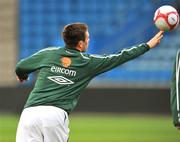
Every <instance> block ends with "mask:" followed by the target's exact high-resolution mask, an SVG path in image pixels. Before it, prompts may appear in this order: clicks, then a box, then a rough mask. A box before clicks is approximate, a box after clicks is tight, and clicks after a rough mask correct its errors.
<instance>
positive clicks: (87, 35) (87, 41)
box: [82, 31, 89, 51]
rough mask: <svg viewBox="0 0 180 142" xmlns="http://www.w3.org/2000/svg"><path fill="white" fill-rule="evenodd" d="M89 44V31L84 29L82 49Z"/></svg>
mask: <svg viewBox="0 0 180 142" xmlns="http://www.w3.org/2000/svg"><path fill="white" fill-rule="evenodd" d="M88 46H89V32H88V31H86V33H85V41H84V42H83V47H82V51H86V50H87V48H88Z"/></svg>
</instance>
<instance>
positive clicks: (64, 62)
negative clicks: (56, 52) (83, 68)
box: [60, 57, 72, 68]
mask: <svg viewBox="0 0 180 142" xmlns="http://www.w3.org/2000/svg"><path fill="white" fill-rule="evenodd" d="M60 62H61V64H62V65H63V67H65V68H67V67H69V66H70V65H71V62H72V61H71V59H70V58H68V57H62V58H61V59H60Z"/></svg>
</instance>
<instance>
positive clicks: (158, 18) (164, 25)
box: [154, 5, 179, 31]
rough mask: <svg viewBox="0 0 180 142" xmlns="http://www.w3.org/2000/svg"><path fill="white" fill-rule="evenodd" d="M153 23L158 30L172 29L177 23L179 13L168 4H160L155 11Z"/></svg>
mask: <svg viewBox="0 0 180 142" xmlns="http://www.w3.org/2000/svg"><path fill="white" fill-rule="evenodd" d="M154 23H155V25H156V27H157V28H158V29H159V30H162V31H172V30H174V29H176V28H177V27H178V25H179V14H178V12H177V10H176V9H175V8H174V7H172V6H170V5H164V6H161V7H159V8H158V9H157V10H156V11H155V14H154Z"/></svg>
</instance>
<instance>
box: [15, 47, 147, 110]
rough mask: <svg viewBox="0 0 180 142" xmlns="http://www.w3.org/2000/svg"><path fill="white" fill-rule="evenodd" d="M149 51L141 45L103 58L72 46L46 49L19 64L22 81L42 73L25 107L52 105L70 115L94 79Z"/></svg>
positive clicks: (17, 67) (17, 70) (18, 70)
mask: <svg viewBox="0 0 180 142" xmlns="http://www.w3.org/2000/svg"><path fill="white" fill-rule="evenodd" d="M148 50H149V46H148V45H147V44H140V45H138V46H134V47H132V48H130V49H124V50H122V51H121V52H120V53H118V54H110V55H102V56H100V55H90V54H85V53H82V52H80V51H78V50H76V49H72V48H68V47H64V48H54V47H52V48H46V49H43V50H41V51H39V52H37V53H35V54H33V55H32V56H30V57H28V58H26V59H23V60H21V61H20V62H18V63H17V65H16V74H17V75H18V76H19V78H22V79H23V78H24V77H25V76H27V75H28V74H30V73H31V72H34V71H37V70H38V71H39V73H38V76H37V80H36V83H35V86H34V89H33V90H32V92H31V93H30V95H29V97H28V100H27V102H26V104H25V108H27V107H30V106H38V105H51V106H56V107H59V108H62V109H64V110H65V111H67V112H68V113H70V112H71V111H72V110H73V109H74V108H75V106H76V105H77V103H78V100H79V96H80V93H81V91H83V89H84V88H85V87H86V86H87V85H88V83H89V82H90V81H91V79H92V78H93V77H95V76H97V75H98V74H100V73H103V72H106V71H108V70H110V69H112V68H115V67H117V66H118V65H121V64H123V63H125V62H127V61H129V60H131V59H133V58H136V57H138V56H139V55H141V54H144V53H145V52H146V51H148Z"/></svg>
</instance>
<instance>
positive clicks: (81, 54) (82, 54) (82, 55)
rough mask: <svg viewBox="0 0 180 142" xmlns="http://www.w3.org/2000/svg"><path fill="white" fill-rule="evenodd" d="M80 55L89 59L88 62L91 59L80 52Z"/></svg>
mask: <svg viewBox="0 0 180 142" xmlns="http://www.w3.org/2000/svg"><path fill="white" fill-rule="evenodd" d="M80 54H81V56H82V57H83V58H84V59H88V60H89V59H90V58H89V57H86V56H84V55H83V53H81V52H80Z"/></svg>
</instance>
